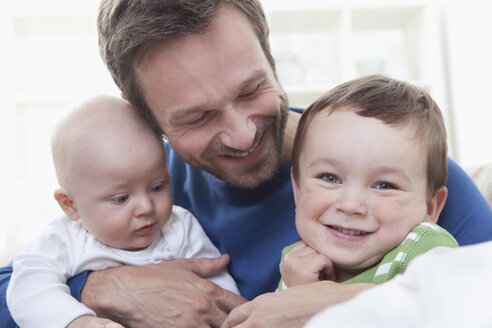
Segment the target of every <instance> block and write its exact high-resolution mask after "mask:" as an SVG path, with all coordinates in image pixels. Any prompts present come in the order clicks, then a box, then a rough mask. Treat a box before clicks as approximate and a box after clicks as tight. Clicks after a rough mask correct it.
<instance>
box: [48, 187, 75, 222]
mask: <svg viewBox="0 0 492 328" xmlns="http://www.w3.org/2000/svg"><path fill="white" fill-rule="evenodd" d="M54 196H55V199H56V201H57V202H58V205H60V208H61V209H62V210H63V212H65V214H66V215H67V216H68V218H69V219H70V220H72V221H77V220H78V219H80V215H79V212H78V211H77V209H76V208H75V204H74V202H73V200H72V198H70V196H69V195H68V192H67V191H66V190H65V189H64V188H59V189H56V190H55V193H54Z"/></svg>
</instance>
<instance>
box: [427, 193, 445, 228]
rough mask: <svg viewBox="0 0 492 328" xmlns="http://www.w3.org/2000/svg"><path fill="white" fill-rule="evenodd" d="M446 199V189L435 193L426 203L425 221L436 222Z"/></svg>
mask: <svg viewBox="0 0 492 328" xmlns="http://www.w3.org/2000/svg"><path fill="white" fill-rule="evenodd" d="M447 197H448V189H447V188H446V187H441V188H439V190H438V191H436V193H435V194H434V196H432V198H431V199H430V200H429V201H428V202H427V221H431V222H434V223H436V222H437V219H438V218H439V214H441V211H442V209H443V207H444V204H445V203H446V198H447Z"/></svg>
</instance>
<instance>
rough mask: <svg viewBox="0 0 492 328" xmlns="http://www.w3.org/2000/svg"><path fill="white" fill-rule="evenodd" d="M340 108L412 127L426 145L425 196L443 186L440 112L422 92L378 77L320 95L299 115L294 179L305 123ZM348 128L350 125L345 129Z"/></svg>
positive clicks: (444, 154) (445, 168)
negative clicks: (411, 125) (350, 109)
mask: <svg viewBox="0 0 492 328" xmlns="http://www.w3.org/2000/svg"><path fill="white" fill-rule="evenodd" d="M341 107H350V108H354V110H355V113H357V114H358V115H360V116H363V117H372V118H376V119H379V120H381V121H383V122H384V123H386V124H388V125H396V126H397V125H400V124H414V125H415V127H416V135H415V137H416V138H419V139H420V140H421V142H422V143H423V144H424V146H426V149H427V153H426V154H422V155H426V156H427V157H426V158H427V194H428V197H432V196H433V195H434V193H435V192H436V191H437V190H438V189H439V188H441V187H443V186H445V185H446V180H447V176H448V166H447V143H446V127H445V124H444V119H443V115H442V113H441V110H440V109H439V107H438V106H437V104H436V103H435V102H434V100H433V99H432V98H431V96H430V95H429V94H428V93H427V92H425V91H424V90H422V89H420V88H417V87H415V86H413V85H411V84H409V83H406V82H403V81H398V80H395V79H392V78H389V77H385V76H381V75H370V76H367V77H363V78H359V79H355V80H352V81H349V82H346V83H343V84H341V85H339V86H337V87H335V88H334V89H332V90H330V91H328V92H327V93H325V94H324V95H322V96H321V97H320V98H319V99H318V100H316V101H315V102H314V103H313V104H311V105H310V106H309V107H308V108H307V109H306V110H305V111H304V113H303V114H302V117H301V120H300V121H299V125H298V127H297V132H296V136H295V139H294V146H293V149H292V170H293V175H294V179H295V180H296V181H297V182H298V179H299V156H300V153H301V151H302V146H303V142H304V139H305V136H306V132H307V129H308V128H309V124H310V123H311V121H312V120H313V119H314V118H315V117H316V115H317V114H318V113H320V112H322V111H325V112H327V114H328V115H329V114H330V113H332V112H333V111H335V110H337V109H340V108H341ZM347 128H348V129H350V126H349V127H347Z"/></svg>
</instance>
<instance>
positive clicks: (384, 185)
mask: <svg viewBox="0 0 492 328" xmlns="http://www.w3.org/2000/svg"><path fill="white" fill-rule="evenodd" d="M375 188H376V189H381V190H387V189H396V187H395V186H394V185H392V184H391V183H388V182H380V183H378V184H377V185H376V186H375Z"/></svg>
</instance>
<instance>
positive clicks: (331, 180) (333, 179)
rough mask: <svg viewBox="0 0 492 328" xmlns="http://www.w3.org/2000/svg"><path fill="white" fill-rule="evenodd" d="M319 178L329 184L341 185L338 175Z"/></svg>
mask: <svg viewBox="0 0 492 328" xmlns="http://www.w3.org/2000/svg"><path fill="white" fill-rule="evenodd" d="M319 178H320V179H321V180H324V181H326V182H329V183H340V179H338V177H337V176H336V175H334V174H331V173H327V174H322V175H320V176H319Z"/></svg>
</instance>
